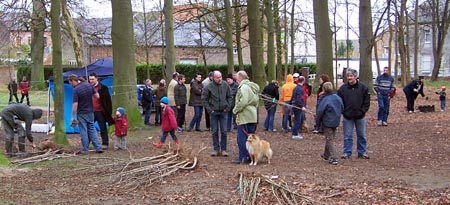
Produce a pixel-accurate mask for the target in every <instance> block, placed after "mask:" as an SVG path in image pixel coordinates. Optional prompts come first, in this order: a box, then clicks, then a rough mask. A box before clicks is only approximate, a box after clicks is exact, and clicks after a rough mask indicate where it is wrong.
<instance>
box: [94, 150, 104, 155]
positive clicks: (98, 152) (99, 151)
mask: <svg viewBox="0 0 450 205" xmlns="http://www.w3.org/2000/svg"><path fill="white" fill-rule="evenodd" d="M95 153H97V154H101V153H103V150H97V151H95Z"/></svg>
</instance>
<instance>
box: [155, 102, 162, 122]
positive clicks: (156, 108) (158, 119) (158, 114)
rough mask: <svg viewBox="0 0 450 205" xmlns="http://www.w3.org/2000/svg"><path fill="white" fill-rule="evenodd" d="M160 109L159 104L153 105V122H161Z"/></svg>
mask: <svg viewBox="0 0 450 205" xmlns="http://www.w3.org/2000/svg"><path fill="white" fill-rule="evenodd" d="M161 119H162V109H161V106H160V105H155V124H161Z"/></svg>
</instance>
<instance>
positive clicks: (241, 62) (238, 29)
mask: <svg viewBox="0 0 450 205" xmlns="http://www.w3.org/2000/svg"><path fill="white" fill-rule="evenodd" d="M240 6H241V4H240V1H239V0H233V7H234V26H235V27H236V49H237V56H238V64H239V70H244V59H242V43H241V29H242V28H241V20H242V19H241V9H240Z"/></svg>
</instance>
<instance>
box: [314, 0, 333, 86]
mask: <svg viewBox="0 0 450 205" xmlns="http://www.w3.org/2000/svg"><path fill="white" fill-rule="evenodd" d="M313 11H314V30H315V33H316V51H317V57H316V59H317V60H316V61H317V73H319V74H327V75H328V76H330V81H331V82H333V79H334V75H333V48H332V32H331V28H330V19H329V16H328V12H324V11H328V0H326V1H325V0H313Z"/></svg>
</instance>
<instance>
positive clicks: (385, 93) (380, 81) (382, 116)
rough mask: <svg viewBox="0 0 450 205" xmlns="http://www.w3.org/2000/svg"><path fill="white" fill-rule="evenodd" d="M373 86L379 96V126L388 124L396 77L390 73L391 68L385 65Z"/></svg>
mask: <svg viewBox="0 0 450 205" xmlns="http://www.w3.org/2000/svg"><path fill="white" fill-rule="evenodd" d="M373 88H374V89H375V91H376V92H377V98H378V123H377V125H378V126H387V118H388V115H389V104H390V102H389V101H390V99H391V97H390V95H391V93H392V92H393V91H394V78H393V77H392V76H391V75H389V68H388V67H384V69H383V74H382V75H380V76H378V77H377V79H375V83H374V84H373Z"/></svg>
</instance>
